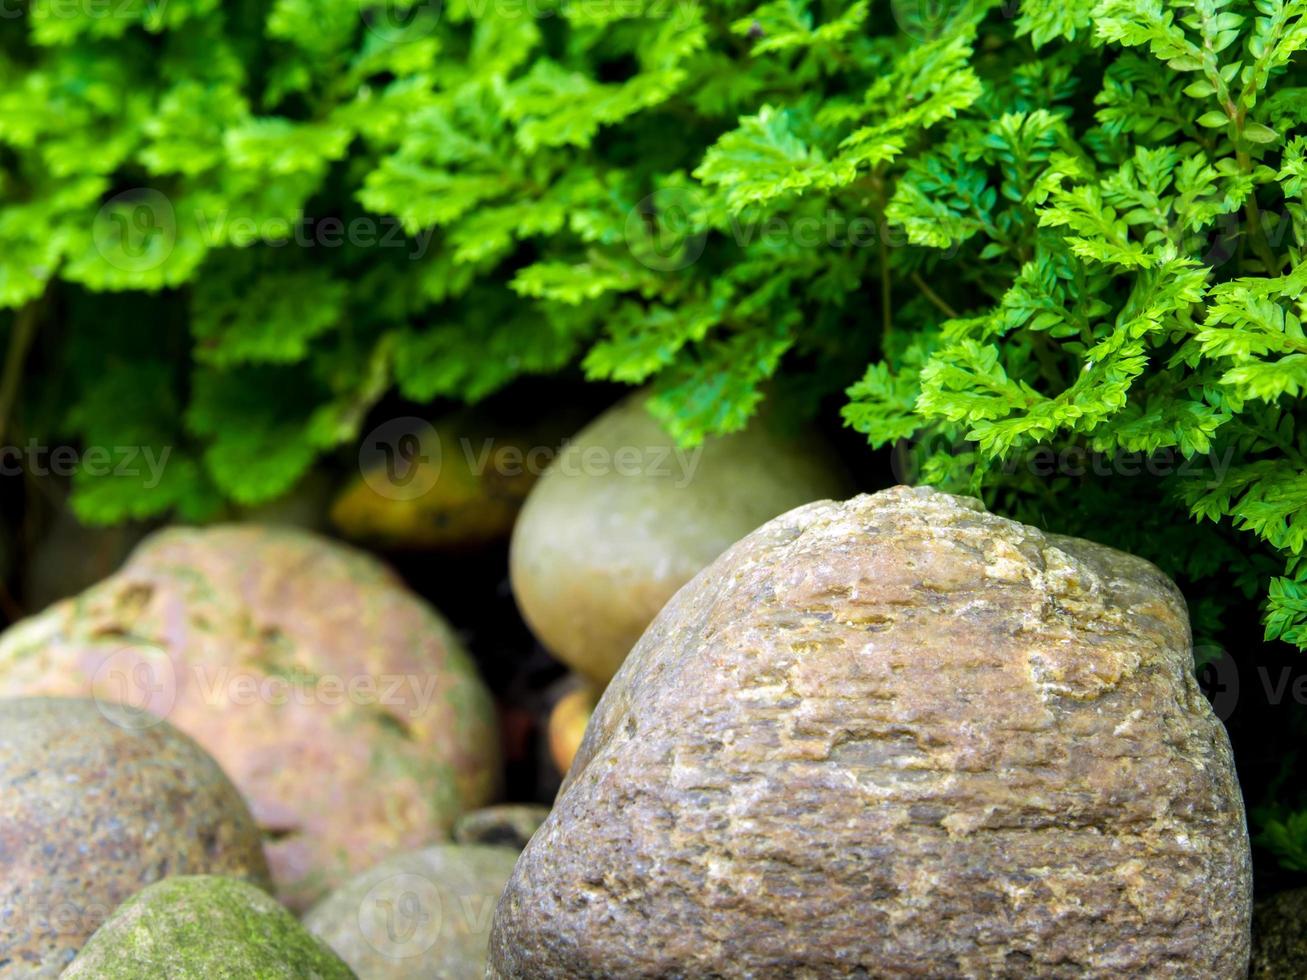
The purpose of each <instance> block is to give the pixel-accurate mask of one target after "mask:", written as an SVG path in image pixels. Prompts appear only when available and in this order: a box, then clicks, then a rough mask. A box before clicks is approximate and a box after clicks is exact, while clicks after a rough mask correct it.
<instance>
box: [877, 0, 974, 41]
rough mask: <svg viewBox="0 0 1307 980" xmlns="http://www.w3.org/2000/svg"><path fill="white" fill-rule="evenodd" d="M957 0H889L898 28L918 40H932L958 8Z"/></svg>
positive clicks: (938, 34)
mask: <svg viewBox="0 0 1307 980" xmlns="http://www.w3.org/2000/svg"><path fill="white" fill-rule="evenodd" d="M960 6H961V5H960V4H959V3H958V2H957V0H890V12H891V14H893V16H894V22H895V23H896V24H898V25H899V30H901V31H902V32H903V33H904V34H906V35H908V36H909V37H915V38H916V39H917V40H919V41H932V40H934V39H935V38H937V37H939V36H940V35H941V34H943V33H944V28H945V27H947V26H948V22H949V20H950V19H952V17H953V15H954V14H955V13H957V11H958V9H959V8H960Z"/></svg>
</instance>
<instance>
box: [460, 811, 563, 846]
mask: <svg viewBox="0 0 1307 980" xmlns="http://www.w3.org/2000/svg"><path fill="white" fill-rule="evenodd" d="M547 816H549V807H547V806H542V805H539V804H535V803H501V804H499V805H498V806H488V807H485V808H483V809H481V810H473V811H472V812H471V813H465V814H463V816H461V817H459V818H458V822H457V823H455V824H454V840H455V841H457V842H458V843H460V844H493V845H497V846H499V847H515V848H517V849H518V850H519V851H520V850H521V849H522V848H524V847H526V842H527V841H529V840H530V839H531V835H532V834H534V833H535V832H536V831H537V830H539V829H540V825H541V824H542V823H544V822H545V817H547Z"/></svg>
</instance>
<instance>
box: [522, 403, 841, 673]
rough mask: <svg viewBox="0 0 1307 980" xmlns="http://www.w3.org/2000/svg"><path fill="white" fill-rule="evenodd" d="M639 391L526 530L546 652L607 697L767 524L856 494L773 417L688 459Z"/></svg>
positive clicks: (530, 506) (584, 437)
mask: <svg viewBox="0 0 1307 980" xmlns="http://www.w3.org/2000/svg"><path fill="white" fill-rule="evenodd" d="M646 397H647V396H646V395H644V394H643V393H637V394H636V395H633V396H632V397H630V398H628V399H626V400H625V401H623V402H621V403H620V404H619V405H617V406H616V407H615V408H613V409H611V410H609V411H608V412H607V413H605V414H604V415H602V416H600V417H599V418H598V419H597V420H595V421H594V422H593V423H591V424H590V425H589V426H588V427H587V428H585V429H583V430H582V431H581V432H580V433H579V434H578V435H577V436H576V437H575V438H574V439H573V440H572V441H571V442H569V443H568V445H567V446H566V447H565V448H564V450H563V451H562V452H561V453H560V454H559V456H558V458H557V459H556V460H555V461H554V463H553V464H552V465H551V466H550V467H549V469H548V470H547V471H546V472H545V474H544V476H543V477H542V478H541V480H540V482H539V484H537V486H536V488H535V489H534V490H533V491H532V492H531V496H530V497H529V498H528V500H527V503H526V507H525V508H524V509H523V511H522V516H521V518H520V519H519V520H518V523H517V527H516V528H515V530H514V532H513V544H512V553H511V559H510V563H511V571H512V582H513V594H514V596H515V597H516V598H517V603H518V606H519V608H520V609H521V611H522V615H523V616H524V617H525V618H526V620H527V623H528V624H529V625H530V626H531V629H532V630H533V631H534V633H535V635H536V636H537V637H538V638H539V640H540V641H541V643H543V644H544V645H545V647H547V648H548V649H549V650H550V652H552V653H553V654H554V655H555V656H557V657H558V659H560V660H562V661H563V662H564V663H566V664H567V665H568V666H570V667H571V668H572V669H573V670H576V671H577V672H579V673H581V674H583V675H584V676H585V677H587V678H588V679H589V680H591V681H592V682H593V683H594V684H596V685H597V686H599V687H601V688H602V687H603V686H604V685H605V684H607V683H608V681H609V680H610V679H611V678H612V676H613V674H614V673H616V672H617V668H618V667H619V666H621V663H622V660H623V659H624V658H625V657H626V654H627V653H628V652H629V651H630V649H631V648H632V647H633V646H634V645H635V642H636V640H638V639H639V638H640V634H641V633H643V632H644V629H645V627H646V626H648V625H649V623H650V621H652V620H653V618H654V616H656V615H657V614H658V611H659V610H660V609H662V607H663V604H664V603H666V602H667V600H668V599H670V598H671V597H672V595H673V593H675V592H676V590H677V589H679V588H680V587H681V586H682V585H684V584H685V583H686V582H688V581H689V580H690V579H691V578H693V577H694V576H695V575H696V574H697V573H698V572H699V571H700V570H701V569H702V568H704V567H705V566H706V565H708V564H709V563H710V562H711V561H712V560H713V559H714V558H716V557H717V556H718V555H719V554H721V553H722V552H723V551H725V550H726V548H727V547H729V546H730V545H731V544H733V543H734V542H735V541H737V540H739V539H740V538H742V537H743V536H744V535H746V534H748V533H749V532H750V531H752V530H753V529H754V528H756V527H757V526H758V525H760V524H762V523H764V522H765V521H768V520H770V519H771V518H773V517H775V516H777V515H778V514H782V513H784V512H785V511H787V510H790V509H792V508H794V507H797V506H799V505H800V504H805V503H808V502H809V501H813V500H821V499H824V498H828V497H841V496H844V495H845V493H846V492H847V489H848V485H847V477H846V476H845V474H844V473H843V470H842V468H841V467H840V465H839V463H838V461H837V460H835V459H834V457H833V455H832V454H831V453H830V452H829V451H828V450H827V449H826V448H825V447H824V446H823V445H822V443H821V442H820V440H819V439H817V438H816V437H815V435H814V434H813V433H811V432H805V433H800V434H796V435H786V434H783V433H781V432H779V431H777V429H776V428H775V427H773V426H771V425H769V424H768V420H767V419H765V418H757V419H755V420H754V421H753V423H752V424H750V426H749V427H748V428H747V429H746V430H744V431H743V432H738V433H735V434H732V435H729V436H722V437H718V438H714V439H709V440H708V441H706V442H705V443H704V444H703V445H701V446H697V447H694V448H689V449H686V448H680V447H677V446H676V445H675V443H674V442H673V440H672V439H671V437H670V436H669V435H668V434H667V433H666V432H665V431H663V429H662V427H661V426H660V425H659V423H658V422H657V421H656V420H655V419H654V418H653V417H652V416H651V415H650V414H649V413H648V411H647V410H646V408H645V400H646Z"/></svg>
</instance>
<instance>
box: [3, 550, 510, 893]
mask: <svg viewBox="0 0 1307 980" xmlns="http://www.w3.org/2000/svg"><path fill="white" fill-rule="evenodd" d="M23 694H52V695H73V696H83V697H89V696H94V697H96V698H98V699H100V700H103V701H106V702H112V701H123V702H127V703H130V704H134V705H136V706H138V707H143V708H147V709H148V710H150V711H151V712H153V713H154V714H155V715H158V716H160V717H166V718H167V719H168V720H169V721H171V722H172V723H173V724H174V725H176V726H177V727H178V728H180V729H181V730H182V731H184V732H186V733H187V734H188V735H190V736H191V737H193V738H194V739H195V740H196V741H197V742H199V743H200V745H202V746H203V747H204V748H206V749H207V750H208V751H209V752H210V753H212V754H213V756H214V758H216V759H217V760H218V762H219V763H221V764H222V766H223V768H224V769H225V770H226V771H227V772H228V773H229V774H230V775H231V778H232V781H233V782H235V784H236V786H237V787H238V788H239V789H240V790H241V792H242V793H243V794H244V795H245V798H246V799H247V800H248V801H249V803H250V807H251V809H252V810H253V812H254V816H255V819H256V820H257V821H258V823H259V826H260V827H261V828H262V830H263V831H264V833H265V835H266V837H267V845H266V846H267V852H268V860H269V863H270V864H271V866H272V872H273V879H274V881H275V882H276V886H277V892H278V897H280V898H281V899H282V900H283V901H285V902H286V904H288V905H290V906H291V907H292V908H296V909H303V908H305V907H307V906H308V905H309V904H310V903H311V902H312V901H313V900H314V899H316V898H317V897H318V896H320V895H321V894H322V893H324V892H325V891H326V890H328V889H330V888H331V887H333V886H334V885H336V884H338V883H340V882H342V881H344V880H345V879H346V878H348V877H349V876H350V875H351V874H352V873H354V872H356V871H359V870H362V869H363V868H367V867H371V866H372V865H374V864H376V863H377V861H379V860H381V859H382V858H384V857H386V856H387V855H389V854H392V853H395V852H398V851H403V850H406V849H410V848H413V847H420V846H422V845H424V844H427V843H431V842H433V841H437V840H441V839H443V838H445V837H447V836H448V833H449V830H450V828H451V827H452V825H453V822H454V820H455V818H456V817H457V816H458V815H459V814H460V813H461V812H463V811H464V810H466V809H471V808H473V807H476V806H479V805H481V804H483V803H486V802H488V801H489V800H490V799H491V798H492V797H493V795H494V792H495V790H496V788H497V782H498V770H499V766H498V758H499V753H498V737H497V734H496V728H495V720H494V710H493V705H492V703H491V700H490V696H489V693H488V692H487V691H486V689H485V687H484V686H483V685H482V683H481V682H480V680H479V679H478V677H477V675H476V671H475V668H474V667H473V665H472V664H471V662H470V661H469V659H468V657H467V655H466V654H465V653H464V652H463V650H462V647H461V645H460V644H459V642H458V640H457V638H456V637H455V636H454V634H453V632H452V631H451V629H450V628H449V626H448V625H447V624H446V623H445V621H444V620H443V619H442V618H441V617H440V616H439V614H437V613H436V612H435V610H433V609H431V608H430V607H429V606H428V605H427V604H426V603H424V602H423V601H421V600H420V599H419V598H418V597H416V596H414V595H413V594H412V593H410V592H409V591H408V590H407V589H406V588H404V586H403V584H402V583H401V582H400V581H399V580H398V578H396V577H395V576H394V575H393V574H392V573H391V572H390V571H389V570H388V569H387V568H386V567H385V566H383V565H381V564H380V563H379V562H377V561H375V560H374V559H372V558H370V557H369V556H367V555H365V554H363V553H362V552H358V551H355V550H354V549H353V548H349V547H346V546H343V545H339V544H337V543H334V542H331V541H328V540H327V539H325V538H322V537H319V536H317V535H315V534H311V533H309V532H305V531H300V530H296V529H292V528H286V527H280V528H279V527H263V526H258V525H226V526H219V527H213V528H208V529H175V530H168V531H161V532H159V533H157V534H154V535H152V536H151V537H150V538H148V539H147V540H146V541H145V542H144V543H143V544H142V545H141V546H140V548H138V549H137V551H136V552H135V553H134V554H133V555H132V557H131V558H130V559H129V560H128V562H127V564H126V565H125V566H124V567H123V569H122V570H121V571H120V572H119V573H118V574H116V575H114V576H112V577H111V578H109V579H106V580H105V581H104V582H102V583H100V584H99V585H97V586H95V587H93V588H91V589H89V590H88V591H86V592H84V593H82V594H81V595H80V596H77V597H75V598H73V599H68V600H65V601H64V602H60V603H57V604H56V605H54V606H52V607H51V608H50V609H49V610H47V611H46V612H44V613H42V614H41V615H39V616H37V617H34V618H32V619H29V620H26V621H24V622H21V623H19V624H17V625H15V626H13V627H11V628H10V629H9V630H8V631H6V633H5V634H4V635H3V636H0V695H23Z"/></svg>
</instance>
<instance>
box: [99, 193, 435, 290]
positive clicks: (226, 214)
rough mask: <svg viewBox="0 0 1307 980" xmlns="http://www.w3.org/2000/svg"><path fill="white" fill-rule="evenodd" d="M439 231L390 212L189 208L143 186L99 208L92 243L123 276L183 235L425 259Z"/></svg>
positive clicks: (166, 251)
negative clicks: (409, 226)
mask: <svg viewBox="0 0 1307 980" xmlns="http://www.w3.org/2000/svg"><path fill="white" fill-rule="evenodd" d="M434 234H435V228H434V227H431V228H426V229H423V230H421V231H418V232H416V233H414V234H411V235H410V234H408V233H407V232H406V231H405V230H404V226H403V224H402V222H400V220H399V219H398V218H395V217H393V216H390V215H381V216H376V217H374V216H372V215H358V216H356V217H353V218H350V219H348V220H344V219H341V218H337V217H333V216H327V217H321V218H317V217H313V216H311V215H299V216H297V217H294V218H278V217H266V216H263V217H259V218H254V217H250V216H247V215H242V214H233V213H232V212H230V211H227V210H213V211H209V210H205V209H202V208H197V209H194V210H186V209H183V210H181V211H180V212H179V211H178V209H177V208H175V207H174V206H173V202H172V201H171V200H170V199H169V198H168V197H167V196H165V195H164V194H162V193H160V192H159V191H156V190H154V189H153V188H150V187H138V188H134V189H132V190H126V191H123V192H122V193H120V194H116V195H114V196H113V197H111V198H110V199H109V200H107V201H105V202H104V204H103V205H101V207H100V210H99V211H98V212H97V213H96V216H95V219H94V220H93V221H92V224H91V242H92V244H93V245H94V246H95V250H96V251H97V252H98V253H99V254H100V257H101V258H103V259H104V260H105V262H107V263H109V264H110V265H112V266H113V267H114V268H116V269H121V270H122V271H124V272H131V273H143V272H149V271H151V270H153V269H158V268H160V267H161V266H163V264H164V263H165V262H167V261H168V259H169V258H170V257H171V256H172V254H173V252H174V250H175V249H176V248H177V242H178V240H179V238H181V237H182V236H183V235H185V236H192V235H193V236H194V237H195V239H196V240H197V241H199V242H201V243H202V244H204V245H205V246H206V247H208V248H217V247H220V246H223V245H228V244H231V245H236V246H238V247H245V246H247V245H252V244H256V243H257V244H260V245H265V246H267V247H268V248H282V247H285V246H287V245H296V246H298V247H300V248H341V247H343V246H346V245H349V246H352V247H354V248H365V249H371V248H385V249H402V250H404V252H405V257H406V258H408V259H412V260H414V261H416V260H418V259H421V258H422V257H423V256H424V255H426V254H427V249H428V247H429V246H430V244H431V238H432V236H433V235H434Z"/></svg>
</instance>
